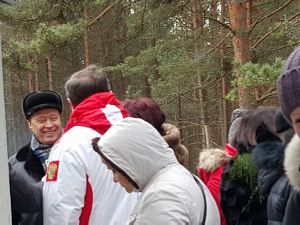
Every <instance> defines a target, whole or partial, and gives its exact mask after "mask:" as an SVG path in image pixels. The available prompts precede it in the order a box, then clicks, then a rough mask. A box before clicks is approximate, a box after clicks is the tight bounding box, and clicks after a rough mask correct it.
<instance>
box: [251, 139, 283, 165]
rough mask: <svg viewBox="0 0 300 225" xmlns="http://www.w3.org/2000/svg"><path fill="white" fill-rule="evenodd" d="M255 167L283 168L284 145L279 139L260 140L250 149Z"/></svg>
mask: <svg viewBox="0 0 300 225" xmlns="http://www.w3.org/2000/svg"><path fill="white" fill-rule="evenodd" d="M252 157H253V160H254V163H255V165H256V167H257V169H271V170H273V169H278V167H280V168H283V158H284V145H283V144H282V143H281V142H279V141H267V142H262V143H260V144H258V145H256V146H255V148H254V149H253V150H252Z"/></svg>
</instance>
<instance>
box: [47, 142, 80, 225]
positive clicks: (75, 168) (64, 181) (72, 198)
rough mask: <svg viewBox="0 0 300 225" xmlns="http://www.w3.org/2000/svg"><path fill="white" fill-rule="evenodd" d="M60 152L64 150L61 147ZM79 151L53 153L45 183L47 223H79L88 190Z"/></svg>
mask: <svg viewBox="0 0 300 225" xmlns="http://www.w3.org/2000/svg"><path fill="white" fill-rule="evenodd" d="M56 150H57V151H56V152H61V151H62V149H59V147H58V148H57V149H56ZM76 152H77V153H78V151H76V150H74V149H73V151H72V150H66V151H65V150H64V151H63V153H62V154H58V155H57V156H55V155H53V157H52V156H51V155H50V157H51V159H50V160H49V164H48V169H47V175H46V181H45V184H44V191H43V196H44V225H57V224H61V225H78V224H79V220H80V215H81V212H82V208H83V207H84V197H85V192H86V172H85V167H84V165H83V162H82V160H81V159H80V156H79V154H76Z"/></svg>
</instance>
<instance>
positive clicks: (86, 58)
mask: <svg viewBox="0 0 300 225" xmlns="http://www.w3.org/2000/svg"><path fill="white" fill-rule="evenodd" d="M83 16H84V19H85V20H86V21H87V20H88V12H87V9H86V8H85V9H84V12H83ZM83 47H84V48H83V51H84V53H83V58H84V59H83V61H84V65H85V66H88V65H90V53H89V48H90V46H89V36H88V28H85V30H84V32H83Z"/></svg>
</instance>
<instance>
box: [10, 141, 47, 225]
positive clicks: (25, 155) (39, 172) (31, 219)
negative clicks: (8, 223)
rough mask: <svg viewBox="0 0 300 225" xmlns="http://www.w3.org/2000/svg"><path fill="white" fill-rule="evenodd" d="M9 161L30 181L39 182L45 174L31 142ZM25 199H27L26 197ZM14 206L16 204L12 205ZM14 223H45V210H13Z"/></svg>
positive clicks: (38, 224) (30, 224) (31, 224)
mask: <svg viewBox="0 0 300 225" xmlns="http://www.w3.org/2000/svg"><path fill="white" fill-rule="evenodd" d="M9 163H10V164H11V165H12V168H13V169H14V170H16V171H17V173H18V174H19V175H20V176H22V177H23V178H24V179H25V180H27V181H28V182H32V183H38V182H39V181H41V179H42V177H43V176H44V175H45V172H44V169H43V166H42V163H41V162H40V160H39V159H38V158H37V157H36V156H35V155H34V154H33V151H32V150H31V147H30V144H28V145H26V146H24V147H23V148H21V149H20V150H19V151H18V153H17V154H15V155H13V156H12V157H11V158H10V159H9ZM33 191H34V190H33ZM24 201H27V200H26V199H25V198H24ZM28 203H29V202H28ZM25 204H27V203H25V202H24V203H19V206H20V205H23V206H24V205H25ZM12 207H14V206H13V205H12ZM12 224H13V225H17V224H20V225H43V211H42V209H41V210H40V211H38V212H36V213H19V212H17V211H16V210H13V211H12Z"/></svg>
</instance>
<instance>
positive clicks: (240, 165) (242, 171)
mask: <svg viewBox="0 0 300 225" xmlns="http://www.w3.org/2000/svg"><path fill="white" fill-rule="evenodd" d="M232 160H233V162H232V169H231V172H230V179H231V180H243V181H245V182H246V184H248V185H249V187H250V188H251V190H252V191H254V189H255V187H256V186H257V170H256V167H255V165H254V163H253V160H252V157H251V154H250V153H244V154H241V155H238V156H237V157H235V158H234V159H232Z"/></svg>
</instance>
